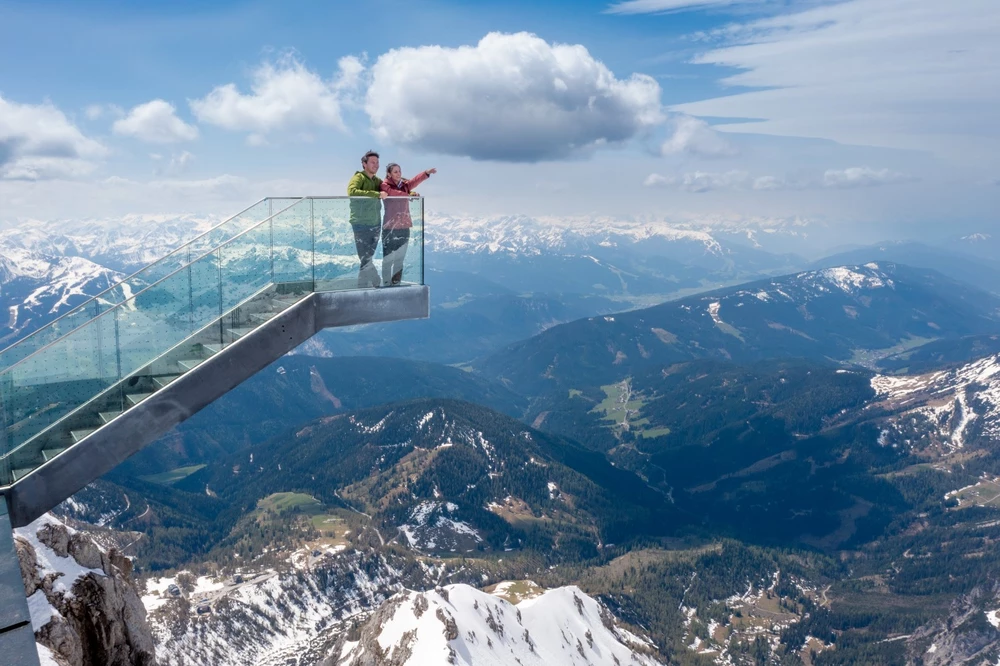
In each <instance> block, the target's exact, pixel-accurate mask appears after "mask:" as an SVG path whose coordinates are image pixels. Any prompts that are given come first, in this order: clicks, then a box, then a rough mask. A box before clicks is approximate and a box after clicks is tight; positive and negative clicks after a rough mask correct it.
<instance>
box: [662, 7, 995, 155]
mask: <svg viewBox="0 0 1000 666" xmlns="http://www.w3.org/2000/svg"><path fill="white" fill-rule="evenodd" d="M790 6H794V5H790ZM740 28H741V29H735V30H732V31H731V33H732V34H733V35H734V37H732V38H731V39H730V43H729V45H727V46H725V47H723V48H716V49H713V50H710V51H708V52H707V53H704V54H702V55H700V56H699V57H697V58H696V59H695V62H696V63H702V64H711V65H720V66H725V67H732V68H737V69H739V70H741V71H740V72H739V73H737V74H734V75H732V76H729V77H728V78H725V79H723V83H725V84H728V85H732V86H741V87H742V86H745V87H749V88H752V89H753V90H749V91H747V90H740V91H736V92H735V94H729V95H727V96H724V97H718V98H715V99H709V100H704V101H700V102H693V103H688V104H681V105H678V106H677V107H675V109H676V110H678V111H680V112H683V113H688V114H691V115H695V116H701V117H709V116H714V117H729V118H751V119H757V120H755V121H753V122H746V123H729V124H726V125H716V126H715V128H716V129H722V130H726V131H735V132H757V133H763V134H773V135H781V136H801V137H815V138H825V139H832V140H834V141H838V142H842V143H847V144H859V145H871V146H885V147H893V148H907V149H918V150H931V151H933V152H936V153H938V154H940V155H947V156H950V157H954V158H961V159H962V160H963V162H969V163H977V162H978V164H979V166H983V165H984V164H995V163H996V162H995V160H996V159H997V158H996V155H997V154H998V152H1000V151H998V148H1000V130H998V126H997V123H996V109H997V108H998V107H1000V39H997V35H998V34H1000V3H998V2H996V0H953V1H951V2H940V0H846V1H844V2H837V3H831V4H824V5H820V6H818V7H817V6H813V7H812V8H810V9H807V10H805V11H798V12H794V11H793V12H792V13H787V14H784V15H781V16H775V17H770V18H766V19H762V20H758V21H753V22H750V23H747V24H745V25H743V26H740Z"/></svg>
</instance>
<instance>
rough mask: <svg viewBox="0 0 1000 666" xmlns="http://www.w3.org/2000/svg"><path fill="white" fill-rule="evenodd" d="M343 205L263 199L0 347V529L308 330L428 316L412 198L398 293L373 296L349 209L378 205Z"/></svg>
mask: <svg viewBox="0 0 1000 666" xmlns="http://www.w3.org/2000/svg"><path fill="white" fill-rule="evenodd" d="M356 199H360V200H354V201H352V199H351V198H348V197H301V198H268V199H263V200H261V201H259V202H257V203H256V204H254V205H253V206H251V207H249V208H247V209H246V210H244V211H242V212H241V213H239V214H238V215H235V216H233V217H232V218H230V219H228V220H226V221H225V222H223V223H221V224H219V225H217V226H215V227H213V228H212V229H211V230H209V231H207V232H206V233H204V234H202V235H200V236H198V237H196V238H194V239H192V240H191V241H189V242H187V243H185V244H184V245H182V246H181V247H179V248H177V249H176V250H174V251H173V252H171V253H170V254H168V255H167V256H165V257H163V258H162V259H160V260H159V261H157V262H155V263H153V264H151V265H149V266H147V267H145V268H143V269H142V270H140V271H138V272H137V273H135V274H133V275H131V276H129V277H128V278H126V279H125V280H123V281H121V282H120V283H118V284H116V285H114V286H113V287H111V288H109V289H108V290H106V291H104V292H103V293H101V294H99V295H98V296H96V297H94V298H92V299H90V300H89V301H87V302H85V303H83V304H82V305H79V306H78V307H75V308H73V309H72V310H71V311H69V312H67V313H66V314H64V315H62V316H61V317H59V318H58V319H56V320H54V321H52V322H51V323H49V324H48V325H47V326H45V327H43V328H41V329H39V330H37V331H35V332H34V333H32V334H31V335H29V336H27V337H25V338H23V339H22V340H20V341H19V342H17V343H16V344H14V345H13V346H11V347H8V348H7V349H5V350H3V351H2V352H0V419H2V426H3V436H2V439H0V493H3V495H4V496H5V497H6V501H7V509H8V515H9V520H10V522H11V524H12V525H13V526H14V527H19V526H23V525H26V524H28V523H30V522H31V521H32V520H34V519H35V518H37V517H39V516H40V515H42V514H43V513H44V512H46V511H48V510H50V509H52V508H53V507H55V506H56V505H57V504H59V503H60V502H62V501H63V500H65V499H66V498H68V497H70V496H71V495H72V494H73V493H75V492H77V491H78V490H80V489H81V488H83V487H84V486H86V485H87V484H88V483H90V482H92V481H94V480H96V479H97V478H99V477H100V476H101V475H103V474H104V473H106V472H108V471H109V470H111V469H112V468H113V467H114V466H115V465H117V464H118V463H120V462H122V461H123V460H125V459H126V458H127V457H129V456H130V455H132V454H133V453H135V452H136V451H138V450H139V449H141V448H142V447H144V446H145V445H147V444H149V443H150V442H152V441H154V440H155V439H156V438H158V437H159V436H160V435H162V434H164V433H165V432H167V431H168V430H169V429H170V428H172V427H173V426H175V425H176V424H178V423H180V422H181V421H183V420H184V419H186V418H188V417H189V416H191V415H192V414H194V413H195V412H197V411H198V410H199V409H201V408H202V407H204V406H205V405H207V404H209V403H210V402H212V401H213V400H215V399H216V398H218V397H219V396H221V395H223V394H224V393H226V392H227V391H229V390H230V389H232V388H234V387H235V386H236V385H237V384H239V383H240V382H242V381H243V380H245V379H247V378H248V377H250V376H251V375H253V374H254V373H255V372H257V371H258V370H261V369H262V368H264V367H266V366H267V365H268V364H270V363H271V362H273V361H275V360H276V359H278V358H280V357H281V356H282V355H283V354H285V353H287V352H288V351H290V350H292V349H294V348H295V347H296V346H298V345H299V344H301V343H302V342H304V341H305V340H307V339H308V338H310V337H311V336H312V335H314V334H315V333H316V332H317V331H319V330H320V329H323V328H329V327H337V326H348V325H356V324H366V323H373V322H385V321H394V320H402V319H415V318H424V317H427V316H428V313H429V306H428V292H427V287H426V286H424V284H423V283H424V280H423V199H422V198H417V197H414V198H411V199H409V200H408V202H407V203H408V206H409V209H410V210H409V212H410V217H411V219H412V221H413V227H412V229H411V230H410V238H409V243H408V246H407V247H406V248H405V260H404V261H403V273H402V282H400V283H399V284H398V285H392V286H386V287H383V286H382V285H381V284H380V282H381V281H380V280H379V276H380V275H381V272H382V271H381V268H382V259H383V257H382V256H381V249H379V251H378V252H376V254H375V255H374V257H373V266H371V267H367V268H366V270H365V271H362V275H361V276H360V277H359V268H360V261H359V259H358V253H357V250H356V245H355V234H354V230H353V228H352V225H351V223H350V220H351V208H352V206H357V207H358V209H362V208H363V209H364V211H366V214H367V215H368V216H369V217H370V216H371V213H372V211H375V214H376V215H380V213H378V211H379V208H380V206H379V203H378V200H374V199H368V198H356ZM373 223H374V220H373ZM369 228H370V229H371V228H373V227H369ZM374 229H377V227H374ZM376 283H378V288H375V284H376Z"/></svg>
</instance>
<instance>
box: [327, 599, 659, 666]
mask: <svg viewBox="0 0 1000 666" xmlns="http://www.w3.org/2000/svg"><path fill="white" fill-rule="evenodd" d="M654 649H655V646H653V645H652V644H650V643H649V642H648V641H645V640H643V639H641V638H639V637H637V636H635V635H634V634H632V633H630V632H628V631H627V630H624V629H623V628H621V627H619V626H618V624H617V622H616V621H615V619H614V617H613V616H612V615H611V614H610V612H608V610H607V609H606V608H604V607H603V606H601V604H599V603H598V602H597V601H595V600H594V599H593V598H591V597H589V596H587V595H586V594H584V593H583V592H582V591H581V590H580V589H579V588H577V587H574V586H570V587H563V588H558V589H555V590H549V591H547V592H545V593H544V594H542V595H541V596H538V597H535V598H532V599H527V600H525V601H522V602H521V603H520V604H518V605H517V606H515V605H513V604H511V603H509V602H507V601H506V600H504V599H499V598H497V597H495V596H493V595H490V594H487V593H485V592H482V591H480V590H477V589H475V588H473V587H470V586H468V585H448V586H447V587H444V588H438V589H435V590H432V591H428V592H413V591H411V590H406V591H403V592H401V593H399V594H398V595H396V596H395V597H393V598H391V599H390V600H389V601H387V602H386V603H385V604H384V605H383V606H382V608H381V609H379V611H378V612H376V614H375V615H374V616H373V617H372V619H371V620H370V621H369V623H368V624H367V625H366V626H365V628H364V629H363V630H362V632H361V637H360V640H359V641H358V642H356V643H347V644H345V646H344V653H343V656H344V657H345V658H344V663H346V664H366V663H370V660H371V659H372V658H373V657H375V656H376V655H378V654H381V655H385V656H386V657H388V658H389V659H390V660H391V663H393V664H398V665H399V666H402V665H403V664H414V665H416V664H449V663H450V664H463V665H466V664H467V665H473V664H475V665H477V666H478V665H480V664H521V665H522V666H529V665H530V664H538V665H542V664H544V665H545V666H563V665H570V664H581V665H582V664H623V665H624V664H639V665H645V666H653V665H655V664H659V663H661V662H659V661H657V660H656V659H654V658H653V657H652V656H650V655H651V653H652V651H653V650H654Z"/></svg>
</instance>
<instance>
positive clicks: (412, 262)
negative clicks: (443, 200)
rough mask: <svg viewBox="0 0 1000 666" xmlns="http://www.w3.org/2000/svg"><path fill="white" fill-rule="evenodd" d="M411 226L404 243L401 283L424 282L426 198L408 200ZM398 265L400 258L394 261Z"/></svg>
mask: <svg viewBox="0 0 1000 666" xmlns="http://www.w3.org/2000/svg"><path fill="white" fill-rule="evenodd" d="M408 207H409V214H410V220H411V223H412V225H413V226H411V227H410V230H409V234H408V237H407V238H406V242H405V244H403V245H402V250H401V251H402V252H404V253H405V254H404V255H403V257H402V262H401V263H402V265H403V271H402V275H400V280H399V282H400V283H401V284H423V283H424V200H423V199H421V198H411V199H410V200H409V202H408ZM393 263H394V264H396V265H398V263H399V259H398V258H397V260H396V261H394V262H393Z"/></svg>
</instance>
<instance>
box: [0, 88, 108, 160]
mask: <svg viewBox="0 0 1000 666" xmlns="http://www.w3.org/2000/svg"><path fill="white" fill-rule="evenodd" d="M107 152H108V151H107V148H105V147H104V146H103V145H102V144H101V143H100V142H98V141H95V140H94V139H90V138H87V137H86V136H84V135H83V134H82V133H81V132H80V130H79V129H77V127H76V126H75V125H73V124H72V123H71V122H70V121H69V120H68V119H67V118H66V116H65V115H64V114H63V112H62V111H60V110H59V109H57V108H56V107H55V106H53V105H51V104H47V103H46V104H38V105H35V104H18V103H16V102H9V101H7V100H5V99H4V98H3V97H0V179H10V180H46V179H51V178H77V177H80V176H82V175H86V174H87V173H90V172H92V171H93V170H94V169H95V168H96V167H97V164H96V162H95V160H98V159H101V158H103V157H104V156H105V155H106V154H107Z"/></svg>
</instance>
